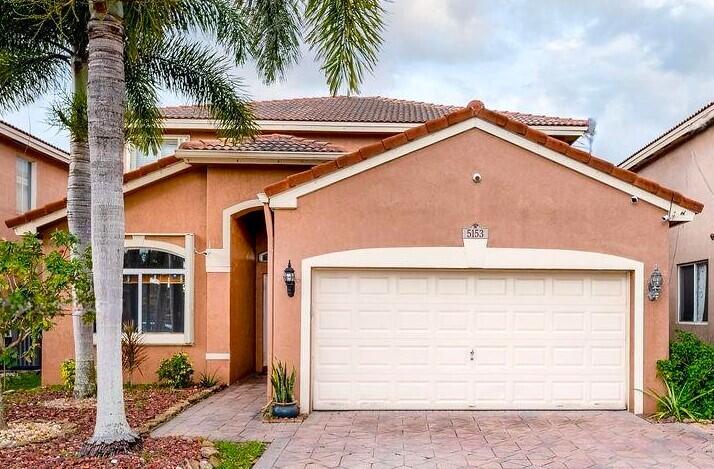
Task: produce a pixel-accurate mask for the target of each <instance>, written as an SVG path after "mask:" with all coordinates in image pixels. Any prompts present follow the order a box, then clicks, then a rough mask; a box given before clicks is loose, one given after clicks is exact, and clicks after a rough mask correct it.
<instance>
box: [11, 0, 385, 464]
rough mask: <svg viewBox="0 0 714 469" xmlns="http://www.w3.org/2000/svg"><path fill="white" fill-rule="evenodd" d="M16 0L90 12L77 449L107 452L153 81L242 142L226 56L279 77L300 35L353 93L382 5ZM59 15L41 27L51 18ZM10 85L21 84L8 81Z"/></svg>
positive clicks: (352, 0)
mask: <svg viewBox="0 0 714 469" xmlns="http://www.w3.org/2000/svg"><path fill="white" fill-rule="evenodd" d="M0 1H5V2H10V3H16V2H20V1H21V0H0ZM22 3H30V4H36V5H40V6H42V7H43V8H45V10H46V11H47V12H48V13H47V15H46V16H45V18H47V17H52V18H55V17H57V16H59V17H60V18H66V13H65V12H64V10H63V8H67V7H68V6H69V7H72V8H80V7H81V8H84V6H85V5H86V6H87V7H88V11H89V21H88V28H87V31H88V37H87V56H86V57H87V61H86V63H87V64H88V68H87V75H88V79H87V93H86V108H85V109H87V111H86V116H87V122H88V124H87V129H88V144H89V154H90V174H91V178H90V179H91V201H92V204H91V219H92V232H91V246H92V257H93V265H94V272H93V274H94V287H95V297H96V303H95V304H96V322H97V362H98V363H97V388H98V391H97V422H96V426H95V431H94V435H93V436H92V438H91V439H90V440H89V442H88V443H87V445H86V446H85V451H84V452H85V453H86V454H109V453H113V452H116V451H121V450H123V449H125V448H127V447H128V446H130V445H131V444H132V443H134V442H135V441H137V437H136V435H135V434H133V433H132V431H131V429H130V428H129V426H128V424H127V422H126V417H125V414H124V402H123V395H122V392H121V389H122V375H121V356H120V350H121V346H120V338H121V313H122V311H121V299H122V289H121V270H122V253H123V239H124V200H123V194H122V169H123V168H122V160H123V158H122V155H123V148H124V143H125V137H126V138H127V139H129V140H131V141H133V142H135V143H136V144H137V145H139V146H140V147H142V148H151V147H154V146H156V145H157V143H158V142H159V138H160V128H159V120H160V113H159V111H158V108H157V104H158V90H159V89H160V88H168V89H171V90H174V91H178V92H179V93H181V94H184V95H186V96H188V97H189V98H191V99H192V100H193V101H194V103H196V104H199V105H206V107H207V108H208V109H209V111H210V112H211V113H212V115H213V117H214V118H215V119H216V120H217V121H218V122H219V123H220V127H221V128H222V131H221V134H222V136H224V137H228V138H231V139H240V138H243V137H246V136H250V135H252V134H253V133H254V132H255V127H254V122H253V116H252V114H251V112H250V108H249V107H248V106H247V102H246V100H245V99H243V97H242V96H241V94H240V86H239V85H240V82H239V81H238V80H237V79H234V78H231V77H230V75H229V74H228V71H229V65H230V64H229V63H228V59H230V61H231V62H233V64H241V63H244V61H246V60H247V59H253V60H254V61H255V65H256V69H257V72H258V73H259V75H260V76H262V77H263V78H264V80H265V81H266V82H268V83H269V82H272V81H274V80H276V79H279V78H283V77H284V74H285V72H286V71H287V70H288V68H289V67H290V66H291V65H292V64H294V63H295V62H296V61H297V60H298V59H299V55H300V54H299V51H300V42H301V39H304V40H305V41H306V42H307V43H308V44H309V46H310V48H311V49H312V50H314V51H315V55H316V57H317V59H318V60H319V61H320V62H321V63H322V69H323V71H324V73H325V76H326V79H327V84H328V86H329V89H330V91H331V92H332V93H333V94H335V93H337V92H338V91H339V90H340V89H341V88H343V87H346V89H347V91H348V92H357V91H358V87H359V85H360V83H361V82H362V80H363V78H364V75H365V73H366V72H370V71H372V70H373V67H374V66H375V64H376V61H377V51H378V49H379V47H380V46H381V43H382V37H381V33H382V29H383V15H384V10H383V9H382V7H381V5H380V3H379V0H243V1H240V0H124V1H121V0H25V1H23V2H22ZM58 12H60V13H58ZM0 21H1V20H0ZM64 21H65V20H62V21H52V22H51V23H59V24H60V25H61V24H63V23H64ZM46 22H47V21H45V22H42V25H43V26H44V25H45V23H46ZM196 32H200V33H202V34H203V35H206V36H208V37H209V38H210V40H211V41H212V42H211V43H208V44H207V43H205V42H200V41H198V40H196V39H195V38H196V36H197V35H196V34H195V33H196ZM303 32H304V35H303ZM39 36H40V35H39V34H37V35H36V36H35V37H34V38H32V40H33V41H35V40H37V39H38V38H39ZM216 44H218V46H219V47H220V48H221V49H223V50H224V53H223V54H222V53H221V51H218V50H216V47H215V45H216ZM1 51H2V49H1V48H0V84H2V83H3V71H2V68H3V67H4V66H5V64H6V63H8V62H9V61H6V62H5V64H4V63H3V59H2V52H1ZM43 52H45V53H44V54H43V55H42V57H43V60H37V58H36V57H35V58H34V60H30V61H22V60H19V61H16V63H18V62H20V63H21V64H22V65H27V66H29V65H33V63H35V62H42V66H44V67H48V66H50V65H53V64H54V63H55V62H56V63H57V64H58V65H59V64H61V63H62V60H63V59H64V54H59V55H60V56H62V57H60V58H57V57H56V56H57V55H58V54H57V51H56V49H55V46H54V45H53V44H49V45H48V46H47V50H46V51H43ZM17 55H21V53H17ZM37 67H38V68H39V67H40V65H38V66H37ZM56 68H59V66H57V67H56ZM6 71H7V72H6V73H5V75H7V76H8V78H6V80H8V81H12V78H10V76H11V75H12V73H9V67H8V68H6ZM49 71H55V70H54V69H53V70H45V71H41V72H35V77H36V78H38V81H37V82H36V83H33V84H31V86H30V88H31V90H30V91H29V93H28V92H25V93H24V94H23V93H22V91H17V93H19V94H20V95H21V96H22V98H21V99H19V100H18V102H23V99H24V100H25V101H24V102H28V101H31V96H33V95H35V94H39V92H45V91H47V90H50V89H52V88H53V87H54V86H55V85H56V80H57V78H56V75H55V74H52V73H47V72H49ZM18 88H21V87H17V86H16V88H15V89H16V90H17V89H18ZM71 101H72V102H73V103H78V102H79V103H81V102H82V99H81V96H79V97H78V95H77V94H75V96H74V97H73V98H72V100H71ZM72 107H73V108H82V106H81V105H73V106H72ZM64 115H65V116H73V115H76V114H72V113H71V112H68V113H66V114H64ZM80 116H81V113H80ZM64 120H65V121H66V120H68V119H66V118H65V119H64ZM70 120H71V119H70ZM75 120H77V121H81V118H80V117H76V118H75ZM84 200H89V199H88V198H85V199H84Z"/></svg>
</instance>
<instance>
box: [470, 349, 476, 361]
mask: <svg viewBox="0 0 714 469" xmlns="http://www.w3.org/2000/svg"><path fill="white" fill-rule="evenodd" d="M475 355H476V354H475V352H474V351H473V350H471V361H474V358H476V357H475Z"/></svg>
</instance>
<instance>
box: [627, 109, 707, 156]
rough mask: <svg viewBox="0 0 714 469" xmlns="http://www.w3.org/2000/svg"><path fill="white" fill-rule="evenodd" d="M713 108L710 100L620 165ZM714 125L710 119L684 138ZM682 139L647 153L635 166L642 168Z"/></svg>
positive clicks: (633, 153)
mask: <svg viewBox="0 0 714 469" xmlns="http://www.w3.org/2000/svg"><path fill="white" fill-rule="evenodd" d="M712 108H714V101H712V102H710V103H709V104H707V105H705V106H702V107H700V108H699V109H697V110H696V111H694V112H693V113H692V114H690V115H688V116H687V117H685V118H684V119H682V120H680V121H679V122H677V123H676V124H674V125H673V126H672V127H670V128H669V129H667V130H666V131H665V132H662V133H661V134H660V135H658V136H657V137H655V138H653V139H652V140H650V141H649V142H647V143H646V144H645V145H642V146H641V147H640V148H638V149H637V151H634V152H632V153H631V154H630V155H629V156H628V157H627V158H625V159H624V160H623V161H622V162H621V163H620V164H619V166H623V165H625V164H626V163H627V162H628V161H629V160H630V158H632V157H633V156H635V155H637V154H638V153H640V152H642V151H643V150H645V149H646V148H647V147H649V146H652V145H654V144H655V143H657V142H659V141H660V140H662V139H664V138H667V137H668V136H669V134H671V133H672V132H674V131H675V130H677V128H678V127H680V126H682V125H683V124H687V123H688V122H689V121H692V120H696V118H697V117H699V116H700V114H702V113H704V112H707V111H709V110H710V109H712ZM702 117H706V116H702ZM712 125H714V119H712V120H709V121H708V122H705V123H703V125H701V126H698V127H697V128H695V129H692V130H691V131H690V132H689V133H688V134H687V135H685V136H683V137H682V138H686V137H688V136H690V135H691V134H692V133H695V134H696V133H698V132H701V131H703V130H706V129H708V128H709V127H711V126H712ZM680 141H681V140H680V139H677V140H676V141H674V142H671V143H669V144H667V145H666V146H664V147H662V148H658V149H657V151H656V152H653V153H652V154H650V155H647V156H646V157H645V158H644V159H642V160H641V161H638V162H637V164H635V165H633V168H636V169H641V168H642V167H643V166H645V164H646V163H648V162H649V160H651V159H652V158H653V157H655V156H659V155H661V154H662V153H663V152H664V151H665V150H666V149H667V148H669V147H670V146H671V145H672V144H675V143H678V142H680Z"/></svg>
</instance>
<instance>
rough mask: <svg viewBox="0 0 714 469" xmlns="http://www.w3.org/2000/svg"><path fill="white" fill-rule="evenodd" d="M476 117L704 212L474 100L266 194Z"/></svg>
mask: <svg viewBox="0 0 714 469" xmlns="http://www.w3.org/2000/svg"><path fill="white" fill-rule="evenodd" d="M472 117H478V118H479V119H482V120H485V121H487V122H490V123H491V124H494V125H497V126H499V127H503V128H504V129H506V130H508V131H510V132H512V133H514V134H518V135H521V136H522V137H524V138H526V139H528V140H530V141H532V142H535V143H537V144H539V145H543V146H545V147H547V148H549V149H550V150H553V151H556V152H558V153H560V154H562V155H565V156H567V157H569V158H572V159H574V160H577V161H580V162H581V163H585V164H587V165H588V166H590V167H592V168H595V169H596V170H598V171H601V172H603V173H607V174H610V175H612V176H614V177H616V178H618V179H620V180H622V181H625V182H627V183H630V184H633V185H635V186H636V187H639V188H640V189H642V190H644V191H647V192H650V193H652V194H655V195H657V196H658V197H661V198H663V199H666V200H671V201H672V202H674V203H676V204H678V205H680V206H681V207H684V208H686V209H689V210H692V211H694V212H696V213H699V212H701V211H702V209H703V208H704V205H703V204H702V203H700V202H697V201H696V200H693V199H689V198H687V197H685V196H684V195H682V194H680V193H679V192H675V191H673V190H670V189H667V188H665V187H664V186H661V185H660V184H658V183H656V182H655V181H652V180H650V179H647V178H644V177H642V176H639V175H637V174H635V173H633V172H631V171H628V170H626V169H622V168H618V167H616V166H615V165H613V164H612V163H610V162H608V161H605V160H602V159H600V158H598V157H596V156H593V155H591V154H590V153H587V152H584V151H582V150H578V149H577V148H573V147H571V146H570V145H568V144H567V143H565V142H562V141H560V140H558V139H556V138H553V137H550V136H548V135H546V134H545V133H543V132H540V131H538V130H535V129H533V128H531V127H528V126H527V125H525V124H523V123H522V122H519V121H517V120H515V119H513V118H511V117H509V116H507V115H505V114H501V113H498V112H495V111H492V110H490V109H486V108H485V107H484V105H483V103H482V102H480V101H472V102H470V103H469V104H468V106H466V107H465V108H461V109H457V110H455V111H453V112H451V113H449V114H447V115H445V116H442V117H439V118H438V119H433V120H430V121H427V122H426V123H424V124H423V125H420V126H417V127H413V128H411V129H409V130H407V131H406V132H402V133H399V134H396V135H392V136H391V137H388V138H385V139H383V140H381V141H379V142H377V143H373V144H371V145H367V146H364V147H362V148H360V149H359V150H357V151H355V152H352V153H348V154H346V155H342V156H340V157H339V158H337V159H335V160H333V161H329V162H327V163H322V164H319V165H317V166H314V167H312V168H311V169H309V170H307V171H303V172H301V173H297V174H294V175H291V176H288V177H287V178H285V179H283V180H282V181H279V182H276V183H274V184H271V185H269V186H267V187H266V188H265V193H266V195H268V196H269V197H272V196H275V195H277V194H279V193H281V192H284V191H287V190H289V189H291V188H293V187H296V186H299V185H302V184H305V183H307V182H309V181H312V180H314V179H318V178H320V177H323V176H325V175H326V174H330V173H332V172H335V171H337V170H339V169H341V168H344V167H347V166H352V165H354V164H356V163H359V162H360V161H362V160H366V159H368V158H372V157H374V156H376V155H379V154H381V153H384V152H385V151H387V150H391V149H393V148H396V147H399V146H401V145H404V144H406V143H407V142H409V141H411V140H416V139H419V138H421V137H424V136H426V135H428V134H430V133H435V132H438V131H439V130H442V129H445V128H447V127H449V126H451V125H453V124H457V123H459V122H463V121H465V120H467V119H470V118H472Z"/></svg>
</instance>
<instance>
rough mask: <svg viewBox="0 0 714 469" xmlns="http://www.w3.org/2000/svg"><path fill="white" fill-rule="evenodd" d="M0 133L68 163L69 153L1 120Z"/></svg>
mask: <svg viewBox="0 0 714 469" xmlns="http://www.w3.org/2000/svg"><path fill="white" fill-rule="evenodd" d="M0 134H1V135H4V136H5V137H7V138H10V139H12V140H13V141H15V142H17V143H19V144H21V145H26V146H28V147H29V148H32V149H33V150H35V151H37V152H39V153H42V154H43V155H45V156H48V157H50V158H53V159H55V160H57V161H59V162H61V163H64V164H69V153H67V152H64V151H62V150H60V149H58V148H55V147H53V146H52V145H50V144H48V143H47V142H43V141H42V140H40V139H38V138H36V137H33V136H32V135H30V134H29V133H27V132H24V131H21V130H18V129H16V128H14V127H12V126H10V125H8V124H6V123H4V122H2V121H0Z"/></svg>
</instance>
